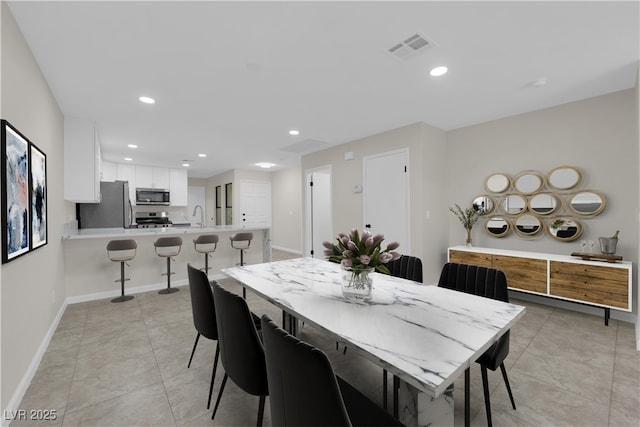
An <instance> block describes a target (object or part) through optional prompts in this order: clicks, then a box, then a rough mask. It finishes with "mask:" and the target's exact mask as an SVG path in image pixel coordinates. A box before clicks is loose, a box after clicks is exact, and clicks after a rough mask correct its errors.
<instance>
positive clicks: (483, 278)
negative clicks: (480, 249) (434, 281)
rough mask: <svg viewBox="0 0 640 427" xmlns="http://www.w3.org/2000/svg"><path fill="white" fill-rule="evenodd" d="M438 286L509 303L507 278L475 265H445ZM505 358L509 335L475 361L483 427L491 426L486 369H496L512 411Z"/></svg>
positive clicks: (498, 271) (502, 274)
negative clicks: (484, 413) (479, 374)
mask: <svg viewBox="0 0 640 427" xmlns="http://www.w3.org/2000/svg"><path fill="white" fill-rule="evenodd" d="M438 286H440V287H443V288H448V289H453V290H456V291H460V292H465V293H468V294H473V295H478V296H481V297H486V298H491V299H495V300H499V301H503V302H509V292H508V289H507V278H506V276H505V274H504V272H502V271H501V270H498V269H495V268H488V267H481V266H477V265H469V264H458V263H452V262H450V263H447V264H445V265H444V267H443V268H442V273H441V274H440V280H439V281H438ZM508 354H509V331H507V332H506V333H505V334H504V335H502V336H501V337H500V338H499V339H498V341H496V342H495V343H494V344H493V345H492V346H491V347H490V348H489V349H488V350H487V351H485V352H484V353H483V354H482V356H480V358H479V359H478V360H476V362H477V363H479V364H480V369H481V372H482V388H483V389H484V406H485V409H486V411H487V423H488V425H489V426H491V425H492V422H491V402H490V401H489V380H488V377H487V369H491V370H492V371H495V370H496V369H497V368H498V367H500V371H501V372H502V378H504V383H505V385H506V386H507V392H508V393H509V399H511V406H513V409H514V410H515V409H516V403H515V401H514V400H513V394H512V393H511V386H510V385H509V378H508V377H507V370H506V368H505V367H504V359H506V357H507V355H508Z"/></svg>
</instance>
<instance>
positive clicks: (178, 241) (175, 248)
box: [153, 237, 182, 294]
mask: <svg viewBox="0 0 640 427" xmlns="http://www.w3.org/2000/svg"><path fill="white" fill-rule="evenodd" d="M153 246H154V247H155V251H156V255H158V256H159V257H162V258H166V259H167V272H166V273H162V274H161V275H162V276H164V275H165V274H166V275H167V289H163V290H161V291H160V292H158V293H159V294H172V293H174V292H178V291H179V290H180V289H177V288H172V287H171V275H172V274H176V273H175V272H173V273H172V272H171V260H172V259H173V257H175V256H177V255H178V254H179V253H180V249H181V248H182V238H180V237H160V238H158V240H156V241H155V242H154V243H153ZM174 261H175V260H174Z"/></svg>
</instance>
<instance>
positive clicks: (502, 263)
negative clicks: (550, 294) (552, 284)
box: [493, 255, 547, 294]
mask: <svg viewBox="0 0 640 427" xmlns="http://www.w3.org/2000/svg"><path fill="white" fill-rule="evenodd" d="M493 268H497V269H498V270H502V271H503V272H504V274H505V275H506V276H507V285H508V286H509V287H510V288H515V289H522V290H525V291H531V292H538V293H541V294H546V293H547V260H544V259H534V258H521V257H512V256H505V255H494V256H493Z"/></svg>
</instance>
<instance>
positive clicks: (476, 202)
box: [471, 195, 495, 216]
mask: <svg viewBox="0 0 640 427" xmlns="http://www.w3.org/2000/svg"><path fill="white" fill-rule="evenodd" d="M471 206H472V207H473V210H474V211H476V213H477V214H478V215H481V216H482V215H487V214H489V213H491V212H493V208H494V207H495V203H494V202H493V199H492V198H491V197H489V196H487V195H482V196H478V197H476V198H474V199H473V202H471Z"/></svg>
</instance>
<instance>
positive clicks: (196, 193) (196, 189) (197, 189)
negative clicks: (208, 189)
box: [186, 185, 207, 225]
mask: <svg viewBox="0 0 640 427" xmlns="http://www.w3.org/2000/svg"><path fill="white" fill-rule="evenodd" d="M198 205H200V206H201V207H202V209H203V214H202V215H203V217H204V222H205V224H206V222H207V213H206V212H204V209H206V208H205V188H204V187H201V186H194V185H190V186H189V187H188V192H187V215H186V216H187V219H188V220H189V222H190V223H191V224H194V225H195V224H196V223H199V222H200V210H199V209H198V212H197V214H196V215H195V216H194V215H193V210H194V209H195V207H196V206H198Z"/></svg>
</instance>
